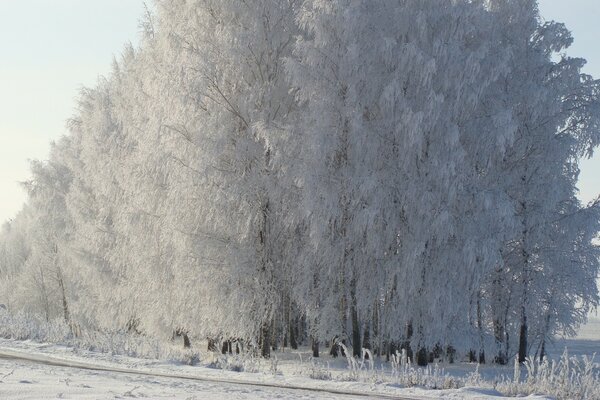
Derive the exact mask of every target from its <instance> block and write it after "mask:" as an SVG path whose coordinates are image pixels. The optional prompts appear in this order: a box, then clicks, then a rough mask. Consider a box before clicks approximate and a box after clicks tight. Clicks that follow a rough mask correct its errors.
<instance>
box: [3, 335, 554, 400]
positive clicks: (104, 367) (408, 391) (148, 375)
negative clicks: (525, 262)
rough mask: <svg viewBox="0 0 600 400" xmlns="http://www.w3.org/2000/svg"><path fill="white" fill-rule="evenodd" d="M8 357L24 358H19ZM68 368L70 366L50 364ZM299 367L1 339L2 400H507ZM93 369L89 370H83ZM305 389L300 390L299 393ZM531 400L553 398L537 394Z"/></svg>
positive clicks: (482, 392)
mask: <svg viewBox="0 0 600 400" xmlns="http://www.w3.org/2000/svg"><path fill="white" fill-rule="evenodd" d="M11 357H18V358H20V357H22V358H26V359H28V360H23V359H14V358H11ZM47 362H50V363H68V364H70V365H72V367H65V366H56V365H47V364H46V363H47ZM298 364H299V362H291V361H290V362H283V363H281V366H280V367H278V372H277V373H276V374H272V373H248V372H233V371H225V370H220V369H213V368H208V367H206V365H204V363H203V365H202V366H187V365H181V364H178V363H174V362H169V361H157V360H148V359H140V358H133V357H124V356H117V355H109V354H102V353H95V352H88V351H82V350H76V349H73V348H68V347H64V346H60V345H54V344H39V343H34V342H30V341H24V342H22V341H15V340H5V339H2V340H0V398H1V399H7V400H12V399H126V398H142V399H346V398H398V399H469V400H474V399H482V400H484V399H494V400H496V399H503V398H506V397H503V396H502V395H501V394H500V393H498V392H497V391H495V390H493V389H491V388H476V387H465V388H462V389H454V390H431V389H424V388H415V387H413V388H401V387H397V386H396V385H390V384H381V383H379V384H378V383H373V384H365V383H359V382H349V381H348V382H340V381H330V380H314V379H311V378H309V377H307V376H301V375H300V374H299V372H298V367H299V365H298ZM85 368H89V369H85ZM301 388H303V389H301ZM526 398H527V399H530V400H534V399H535V400H541V399H549V397H544V396H540V395H532V396H529V397H526Z"/></svg>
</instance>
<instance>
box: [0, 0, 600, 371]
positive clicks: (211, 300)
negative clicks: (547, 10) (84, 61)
mask: <svg viewBox="0 0 600 400" xmlns="http://www.w3.org/2000/svg"><path fill="white" fill-rule="evenodd" d="M141 27H142V28H143V37H142V39H141V42H140V44H139V46H138V47H137V48H134V47H133V46H131V45H130V46H127V47H126V48H125V50H124V51H123V54H122V56H121V58H120V59H119V60H118V61H115V62H114V66H113V69H112V73H111V74H110V76H108V77H107V78H105V79H101V80H100V81H99V82H98V84H97V86H96V87H95V88H93V89H85V90H83V91H82V92H81V95H80V96H79V100H78V103H77V105H78V108H77V112H76V114H75V116H74V117H73V118H72V119H71V120H70V121H69V123H68V129H69V133H68V134H67V135H66V136H64V137H62V138H61V139H60V140H58V141H57V142H55V143H53V144H52V146H51V152H50V156H49V159H48V160H47V161H44V162H37V161H36V162H33V163H32V168H31V170H32V178H31V180H30V181H29V182H27V183H25V185H24V186H25V188H26V189H27V192H28V194H29V200H28V202H27V204H25V206H24V208H23V210H22V211H21V212H20V213H19V214H18V215H17V216H16V217H15V218H14V219H13V220H12V221H10V222H9V223H7V224H6V225H5V226H4V229H3V232H2V236H1V239H0V303H4V304H6V306H7V308H8V310H9V311H10V312H18V311H27V312H32V313H36V314H39V315H42V316H43V317H45V318H47V319H52V318H57V317H60V318H64V319H65V320H66V321H67V322H68V323H70V324H71V325H72V326H73V327H74V331H76V330H78V329H100V330H129V331H131V332H137V333H139V334H146V335H153V336H162V337H165V338H170V337H171V336H172V335H173V334H177V335H183V336H185V338H186V340H188V343H189V340H191V341H192V343H193V341H194V340H195V339H198V338H208V339H210V340H209V343H210V345H211V346H212V347H213V348H215V347H216V346H217V345H218V344H219V343H224V348H225V350H228V349H229V348H231V342H229V341H231V340H238V339H239V340H242V341H243V342H244V343H246V344H250V345H252V346H255V347H256V348H259V349H260V350H261V352H262V354H263V355H264V356H268V355H269V351H270V349H271V348H272V347H274V346H282V345H284V344H285V345H288V346H292V347H294V346H296V345H297V344H298V343H299V342H304V343H309V342H310V343H312V345H313V349H314V350H315V352H316V353H318V350H319V348H318V345H319V343H321V344H322V345H323V344H328V343H331V342H332V341H340V342H344V343H346V344H347V345H348V346H349V347H350V346H351V348H352V349H353V353H354V354H355V355H356V354H359V353H360V349H361V348H362V347H366V348H371V349H373V351H374V352H376V353H378V354H386V353H387V354H389V353H390V352H393V351H395V350H396V349H399V348H401V347H403V348H407V349H409V350H411V353H415V354H417V353H418V354H420V355H421V357H419V361H420V362H425V360H426V358H427V357H426V355H427V354H428V353H430V352H431V353H433V352H435V353H436V354H443V353H446V354H452V353H453V352H455V351H459V352H462V353H463V354H465V353H466V352H469V351H470V352H471V355H472V357H474V358H479V359H480V360H481V361H483V360H484V359H487V361H496V362H499V363H505V362H506V361H507V360H508V359H509V358H511V357H514V356H517V357H518V358H519V360H523V359H524V357H525V355H529V354H537V355H538V356H539V355H543V354H544V352H545V345H546V343H547V340H548V339H550V338H552V337H553V335H555V334H559V333H564V334H567V335H570V334H574V332H575V331H576V329H577V328H578V327H579V325H580V324H581V323H583V322H585V320H586V317H587V314H588V312H589V310H590V309H591V308H594V307H596V306H597V305H598V303H599V297H598V288H597V286H596V285H597V284H596V278H597V277H598V272H599V264H598V263H599V255H600V253H599V248H598V246H597V245H595V244H594V243H593V242H592V240H593V238H594V237H596V235H597V234H598V232H599V231H600V224H599V223H600V203H599V202H598V201H596V202H593V203H591V204H588V205H582V204H580V202H579V201H578V200H577V197H576V193H577V189H576V186H575V184H576V182H577V175H578V172H579V170H578V162H579V160H580V159H581V158H583V157H587V156H590V155H591V154H592V151H593V149H594V147H595V146H596V145H597V144H598V142H599V140H600V130H599V122H600V119H599V116H600V108H599V105H600V102H599V95H600V82H598V81H596V80H594V79H593V78H592V77H590V76H588V75H585V74H583V73H582V72H581V68H582V66H583V65H584V60H582V59H578V58H570V57H567V56H566V55H564V51H565V49H566V48H567V47H568V46H569V45H570V43H571V42H572V38H571V35H570V33H569V31H568V30H567V29H566V28H565V27H564V26H563V25H562V24H560V23H556V22H544V21H543V20H542V19H541V18H540V16H539V13H538V10H537V5H536V2H535V1H530V0H455V1H422V0H406V1H401V2H399V1H398V2H397V1H386V0H381V1H379V0H329V1H325V0H304V1H301V0H245V1H222V0H157V1H156V2H155V6H154V8H153V9H152V11H151V12H148V13H147V15H146V16H145V17H144V18H143V19H142V22H141ZM334 350H335V348H334ZM434 350H435V351H434ZM448 350H450V351H448Z"/></svg>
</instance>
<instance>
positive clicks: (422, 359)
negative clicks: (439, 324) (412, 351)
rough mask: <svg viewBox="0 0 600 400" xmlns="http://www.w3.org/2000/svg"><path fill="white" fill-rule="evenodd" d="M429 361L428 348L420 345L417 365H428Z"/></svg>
mask: <svg viewBox="0 0 600 400" xmlns="http://www.w3.org/2000/svg"><path fill="white" fill-rule="evenodd" d="M427 361H428V360H427V349H426V348H425V347H422V346H419V350H418V351H417V365H419V366H421V367H425V366H427Z"/></svg>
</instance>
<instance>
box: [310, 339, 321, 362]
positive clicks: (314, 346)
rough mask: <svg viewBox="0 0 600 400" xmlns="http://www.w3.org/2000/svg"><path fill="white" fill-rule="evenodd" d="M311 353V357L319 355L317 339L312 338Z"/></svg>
mask: <svg viewBox="0 0 600 400" xmlns="http://www.w3.org/2000/svg"><path fill="white" fill-rule="evenodd" d="M311 347H312V354H313V357H315V358H316V357H319V341H318V340H317V339H315V338H312V346H311Z"/></svg>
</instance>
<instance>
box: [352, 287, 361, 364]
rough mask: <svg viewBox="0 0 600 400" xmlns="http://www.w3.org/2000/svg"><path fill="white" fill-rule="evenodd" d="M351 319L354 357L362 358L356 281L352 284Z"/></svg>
mask: <svg viewBox="0 0 600 400" xmlns="http://www.w3.org/2000/svg"><path fill="white" fill-rule="evenodd" d="M350 296H351V298H350V302H351V304H350V313H351V314H352V315H351V316H350V318H351V319H352V355H353V356H354V357H360V356H361V352H362V346H361V345H360V324H359V322H358V310H357V309H356V281H354V280H353V281H352V282H351V283H350Z"/></svg>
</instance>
